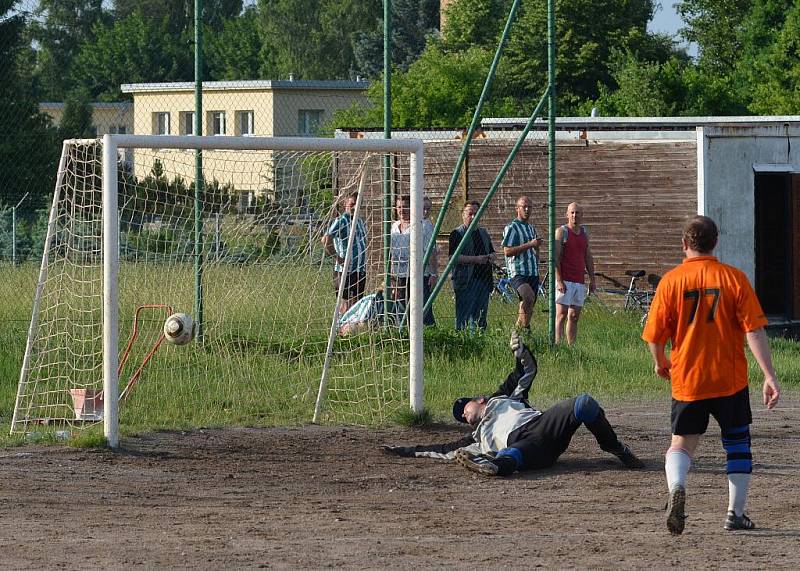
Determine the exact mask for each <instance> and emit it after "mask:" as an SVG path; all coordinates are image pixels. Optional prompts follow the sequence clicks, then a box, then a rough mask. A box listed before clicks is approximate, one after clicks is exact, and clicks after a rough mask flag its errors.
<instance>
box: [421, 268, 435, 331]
mask: <svg viewBox="0 0 800 571" xmlns="http://www.w3.org/2000/svg"><path fill="white" fill-rule="evenodd" d="M432 289H433V288H432V287H431V286H430V276H425V277H424V278H422V303H428V298H429V297H430V296H431V290H432ZM422 324H423V325H436V318H435V317H434V316H433V305H431V306H430V308H429V309H428V310H427V311H426V312H425V313H423V314H422Z"/></svg>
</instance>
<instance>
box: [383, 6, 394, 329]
mask: <svg viewBox="0 0 800 571" xmlns="http://www.w3.org/2000/svg"><path fill="white" fill-rule="evenodd" d="M383 137H384V138H385V139H391V138H392V0H383ZM391 160H392V159H391V156H389V155H384V157H383V267H384V272H383V275H384V284H383V291H384V295H386V296H387V298H386V299H388V295H389V285H390V284H389V274H390V272H391V268H390V267H389V264H390V259H389V250H390V249H391V247H392V242H391V236H390V234H391V231H392V185H391V180H392V179H391V175H392V163H391ZM386 305H387V304H384V307H386ZM388 315H389V314H388V312H386V311H384V320H386V319H388Z"/></svg>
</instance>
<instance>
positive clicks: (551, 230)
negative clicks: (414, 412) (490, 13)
mask: <svg viewBox="0 0 800 571" xmlns="http://www.w3.org/2000/svg"><path fill="white" fill-rule="evenodd" d="M555 4H556V1H555V0H547V88H548V90H549V93H550V119H549V121H548V124H547V150H548V153H547V155H548V157H547V195H548V198H547V200H548V214H549V217H548V225H547V233H548V235H549V237H550V262H549V265H550V270H549V271H548V272H547V281H548V282H549V283H548V284H547V285H548V288H547V293H548V295H549V296H550V300H549V301H550V308H551V309H550V313H549V314H548V315H549V321H550V327H549V330H550V343H551V344H554V343H555V342H556V311H555V307H556V261H555V245H556V238H555V236H556V6H555Z"/></svg>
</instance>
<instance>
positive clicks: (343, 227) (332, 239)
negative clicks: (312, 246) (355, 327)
mask: <svg viewBox="0 0 800 571" xmlns="http://www.w3.org/2000/svg"><path fill="white" fill-rule="evenodd" d="M357 198H358V195H357V194H352V195H350V196H348V197H347V198H346V199H345V201H344V213H343V214H342V215H341V216H339V217H338V218H336V219H335V220H334V221H333V222H331V225H330V228H328V231H327V232H326V233H325V235H324V236H322V245H323V246H324V247H325V251H326V252H327V253H328V254H329V255H331V256H333V257H334V258H335V259H336V265H335V266H334V268H333V291H334V292H336V293H337V294H338V292H339V283H340V282H341V280H342V271H343V267H344V260H345V255H346V254H347V240H348V239H349V237H350V228H351V226H350V224H351V221H352V219H353V210H354V209H355V207H356V199H357ZM366 267H367V226H366V224H364V220H363V219H361V218H357V219H356V230H355V235H354V236H353V250H352V252H351V258H350V266H349V271H347V272H346V273H347V275H346V277H345V283H344V292H343V294H342V303H341V305H340V306H339V315H344V313H345V312H346V311H347V310H348V309H350V307H352V305H353V304H354V303H355V302H356V301H357V300H358V299H359V298H360V297H361V296H362V295H364V285H365V284H366V282H367V271H366Z"/></svg>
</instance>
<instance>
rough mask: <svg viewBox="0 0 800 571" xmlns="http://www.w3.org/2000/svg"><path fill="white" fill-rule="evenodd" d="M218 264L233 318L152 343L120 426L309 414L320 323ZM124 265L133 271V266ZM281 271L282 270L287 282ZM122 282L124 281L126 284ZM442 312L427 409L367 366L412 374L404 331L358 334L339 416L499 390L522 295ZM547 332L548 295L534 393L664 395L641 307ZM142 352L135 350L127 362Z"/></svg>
mask: <svg viewBox="0 0 800 571" xmlns="http://www.w3.org/2000/svg"><path fill="white" fill-rule="evenodd" d="M8 270H9V268H3V269H2V274H1V275H2V278H0V284H2V285H0V296H2V295H4V294H5V295H8V293H7V292H12V295H13V296H14V297H13V299H11V300H8V299H6V300H3V303H0V445H5V446H9V445H15V444H18V443H21V442H25V441H26V440H25V438H24V437H23V438H21V437H19V436H13V437H9V436H8V430H9V427H10V422H11V415H12V413H13V407H14V399H15V396H16V390H17V382H18V378H19V369H20V365H21V362H22V356H23V353H24V347H25V340H26V336H27V328H28V323H29V320H30V313H31V300H32V292H33V288H34V287H35V281H36V275H37V272H38V267H35V266H34V265H30V266H27V267H22V268H15V269H11V270H10V271H8ZM128 271H129V272H131V271H133V270H130V269H129V270H128ZM214 272H219V273H220V274H226V273H227V274H230V271H228V272H226V271H225V268H217V269H214V270H212V271H211V272H210V274H209V276H208V278H209V281H210V282H212V283H218V284H220V286H219V289H220V290H221V291H222V292H223V294H224V295H221V296H216V297H210V299H209V304H208V311H209V320H210V323H214V315H216V314H218V313H219V312H220V311H223V310H226V311H228V314H229V316H232V317H230V318H229V319H228V320H227V321H226V322H225V329H224V331H223V330H220V331H217V332H216V333H214V330H213V328H210V329H209V335H210V336H211V338H213V339H214V342H209V343H208V344H206V345H205V346H203V347H194V348H192V349H191V350H189V351H186V350H182V349H181V348H175V347H165V348H164V349H162V350H161V351H160V352H159V353H158V354H157V356H156V358H154V361H153V363H152V365H150V366H149V367H148V370H147V373H148V374H146V375H144V376H143V377H142V380H141V382H140V384H139V385H137V388H136V390H135V391H134V393H133V396H132V398H131V400H130V401H129V402H128V403H126V405H125V406H124V407H123V410H122V423H123V424H122V428H123V433H124V434H132V433H137V432H142V431H147V430H153V429H158V428H191V427H200V426H206V427H207V426H264V425H285V424H298V423H304V422H308V421H309V420H310V413H311V411H313V403H314V400H315V398H316V391H317V383H318V379H319V373H320V371H321V365H322V360H323V355H322V352H323V351H322V350H323V349H324V344H325V335H324V329H325V327H322V329H318V330H313V331H312V330H309V329H308V328H305V329H304V327H303V321H302V320H300V321H299V322H298V321H297V320H295V321H292V320H289V319H285V320H284V321H281V320H280V319H278V317H280V316H281V315H282V314H283V315H288V314H289V313H290V308H289V305H290V304H291V303H295V301H296V300H294V299H292V300H286V301H285V302H284V303H283V304H275V303H270V302H269V300H266V301H265V300H263V299H261V300H259V299H254V298H253V297H252V295H251V294H248V292H247V288H248V287H251V286H250V285H248V283H249V282H253V283H255V282H259V281H263V279H264V276H265V274H264V273H263V271H255V270H253V271H252V275H248V276H247V277H246V278H244V279H243V281H239V282H236V281H233V280H232V279H231V278H230V275H227V276H223V275H220V276H219V277H218V278H217V279H216V282H214ZM245 273H247V272H245ZM130 275H131V274H129V276H128V279H132V278H131V277H130ZM133 275H136V274H135V272H134V274H133ZM326 275H327V274H326ZM223 277H226V279H227V281H225V279H223ZM135 279H139V280H141V281H142V283H155V282H156V281H157V280H156V279H155V278H154V277H152V276H150V277H146V276H144V275H141V276H138V277H136V278H135ZM287 279H288V278H285V277H284V281H285V280H287ZM189 281H191V280H189ZM301 282H302V280H301ZM324 283H325V285H324V286H321V289H320V290H319V292H318V293H316V294H314V295H307V296H305V297H303V298H302V299H301V302H302V303H300V302H297V303H298V304H299V305H297V306H296V307H295V308H294V310H296V309H297V308H298V307H304V308H305V309H306V311H308V312H310V313H309V315H310V314H317V313H319V314H324V319H322V320H321V322H322V323H324V321H326V320H329V317H327V313H328V311H329V310H330V302H331V299H330V295H331V294H330V290H329V285H328V280H325V282H324ZM302 285H303V284H302V283H298V284H297V286H296V287H297V290H296V291H304V290H303V288H302V287H301V286H302ZM305 285H307V282H305ZM150 287H155V286H150ZM293 287H294V286H293ZM290 289H291V288H290ZM445 291H446V290H445ZM123 295H128V294H127V293H125V292H123ZM153 295H154V294H153ZM145 297H147V296H145ZM242 300H248V301H242ZM148 301H149V300H148ZM182 303H184V304H188V303H189V302H188V301H183V302H182ZM265 305H266V306H269V307H268V309H269V311H270V312H271V313H272V314H273V317H272V318H271V322H274V323H281V325H279V326H276V329H275V330H274V331H273V332H272V333H271V334H270V335H269V336H268V337H265V336H264V335H263V332H262V330H261V329H259V326H258V323H259V319H257V318H255V317H254V316H256V315H260V313H259V312H260V311H262V309H263V307H264V306H265ZM315 307H318V308H324V309H319V310H316V309H315ZM226 308H227V309H226ZM179 309H183V307H180V308H179ZM435 311H436V315H437V320H438V327H436V328H430V329H428V330H427V331H426V334H425V364H424V366H425V391H424V399H425V408H426V411H425V413H424V414H423V415H409V414H408V413H406V412H405V409H406V406H407V399H408V389H407V387H406V386H405V385H404V384H403V383H402V382H394V383H393V382H392V380H391V379H390V380H389V381H388V382H386V383H385V384H381V383H382V382H377V383H376V382H373V381H372V380H371V379H369V378H368V377H369V372H370V371H372V370H375V369H376V368H380V370H382V371H384V374H388V376H389V377H396V378H397V379H402V378H403V377H404V376H405V371H404V370H403V369H404V367H405V359H406V357H405V356H402V355H399V356H398V355H394V356H392V349H393V348H399V347H402V339H401V338H399V337H398V336H397V335H396V334H390V335H385V334H378V336H379V337H380V336H383V337H384V338H382V339H381V340H380V341H381V343H379V344H378V347H379V349H378V350H377V351H376V350H374V349H373V348H369V347H367V348H365V347H361V346H359V345H358V344H356V343H355V342H353V341H351V340H342V341H340V342H339V344H338V347H337V357H336V361H335V365H336V367H338V369H337V370H338V371H339V374H341V375H345V376H346V375H348V374H349V375H350V376H352V378H353V380H348V379H345V378H343V377H342V378H338V379H334V380H333V384H332V387H333V389H332V390H333V393H332V395H331V396H332V397H333V400H332V402H333V403H334V404H332V405H331V406H332V408H334V409H335V411H336V412H337V414H336V415H335V416H334V417H333V419H332V420H331V421H332V422H335V423H344V424H347V423H355V424H368V425H369V424H386V423H392V422H397V423H401V424H416V423H419V422H428V421H430V420H447V419H449V418H450V412H449V411H450V404H451V402H452V400H453V399H454V398H455V397H457V396H462V395H477V394H485V393H489V392H491V391H493V390H494V388H495V387H496V386H497V385H498V384H499V383H500V382H501V381H502V380H503V379H504V377H505V375H506V374H507V373H508V371H509V370H510V369H511V368H512V366H513V359H512V356H511V354H510V351H509V349H508V336H509V332H510V330H511V327H512V325H513V323H514V320H515V314H516V307H515V306H514V305H512V304H504V303H501V302H499V301H497V300H493V301H492V302H491V304H490V324H489V329H488V331H487V332H486V333H468V332H456V331H454V330H453V302H452V295H451V294H449V293H443V295H442V296H441V297H440V299H439V300H438V301H437V304H436V307H435ZM161 319H162V317H160V316H154V317H153V318H152V319H151V320H150V321H149V322H148V323H149V327H150V328H151V329H150V332H149V333H147V332H145V333H143V335H145V336H146V335H153V334H154V332H155V331H156V328H157V327H158V326H159V325H160V323H161ZM547 331H548V313H547V308H546V304H545V303H543V302H542V301H540V302H539V304H538V305H537V307H536V310H535V316H534V322H533V333H532V335H530V337H529V338H528V339H527V341H528V343H529V344H530V346H531V347H532V348H533V350H534V352H535V353H536V355H537V357H538V359H539V375H538V377H537V379H536V384H535V387H534V389H533V393H532V399H533V400H534V401H535V402H536V403H537V404H539V405H541V406H546V405H548V404H550V403H552V402H554V401H556V400H558V399H560V398H564V397H568V396H573V395H575V394H578V393H581V392H588V393H591V394H593V395H595V396H596V397H598V398H599V399H600V400H601V401H612V400H631V399H634V400H645V399H646V400H653V399H664V400H666V399H668V398H669V396H668V395H669V391H668V385H667V383H665V382H664V381H662V380H661V379H659V378H658V377H656V376H655V375H654V374H653V372H652V366H651V363H650V357H649V354H648V352H647V349H646V347H645V345H644V343H643V342H642V341H641V339H640V338H639V335H640V333H641V328H640V326H639V323H638V317H637V316H636V315H632V314H631V315H628V314H625V313H624V312H622V313H617V314H611V313H609V312H608V311H607V310H606V309H604V308H603V307H601V306H600V305H597V304H591V303H590V304H589V305H587V307H586V308H585V310H584V315H583V316H582V318H581V321H580V332H579V339H578V343H577V344H576V346H574V347H566V346H556V347H553V346H550V344H549V342H548V334H547ZM212 333H213V335H212ZM124 336H125V335H124ZM145 345H146V343H145ZM771 346H772V349H773V357H774V360H775V364H776V368H777V370H778V373H779V378H780V380H781V382H782V383H783V386H784V387H786V388H792V387H797V386H798V385H800V345H798V344H797V343H796V342H793V341H789V340H784V339H772V340H771ZM380 347H383V349H380ZM312 348H313V350H312ZM140 358H141V355H137V356H136V357H135V358H134V359H133V362H136V359H140ZM245 371H246V372H247V373H246V374H245V373H244V372H245ZM238 373H241V374H238ZM750 373H751V379H752V380H753V381H754V384H753V390H754V391H757V390H759V389H760V382H758V381H760V373H759V371H758V369H757V366H756V365H755V364H754V363H751V371H750ZM148 375H149V376H148ZM365 410H366V411H367V412H364V411H365ZM376 411H377V412H376ZM99 433H100V428H99V427H95V428H94V429H92V430H89V431H84V432H83V434H82V436H81V437H80V438H79V439H77V440H75V443H76V444H80V445H92V443H94V442H96V440H97V438H98V436H97V435H98V434H99ZM50 440H52V441H55V439H54V438H50Z"/></svg>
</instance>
